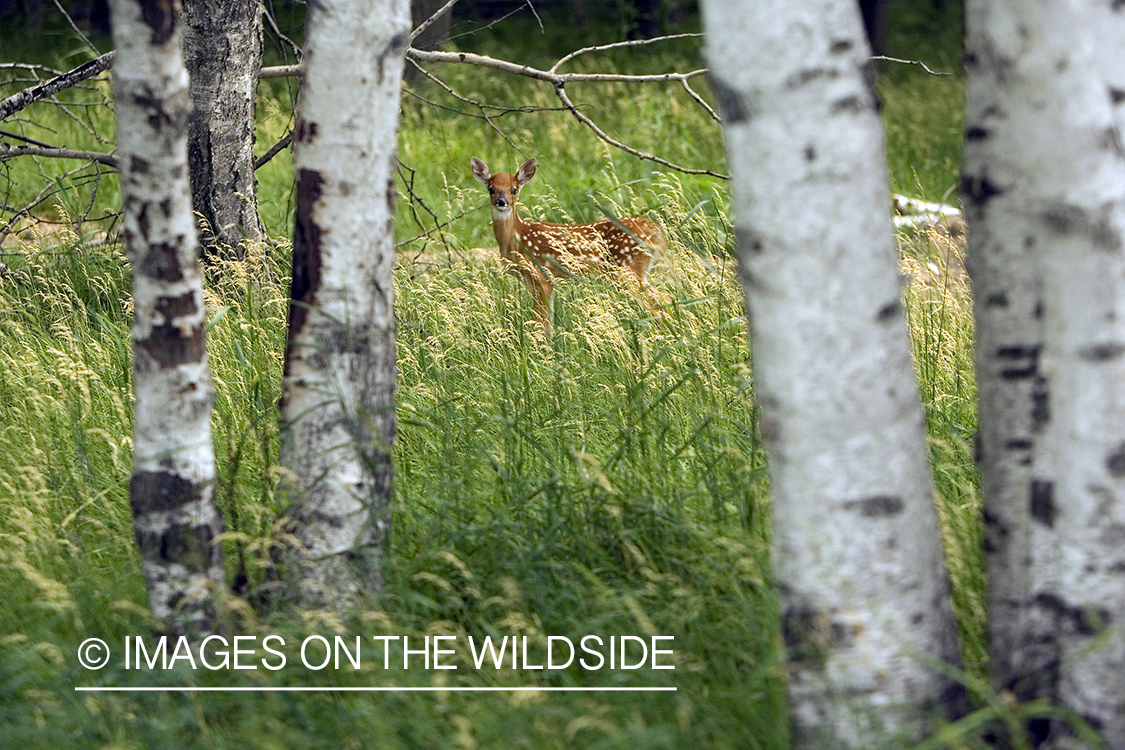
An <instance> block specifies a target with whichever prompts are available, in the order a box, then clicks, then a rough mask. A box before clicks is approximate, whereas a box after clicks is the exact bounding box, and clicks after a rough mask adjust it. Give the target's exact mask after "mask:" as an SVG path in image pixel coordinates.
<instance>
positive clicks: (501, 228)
mask: <svg viewBox="0 0 1125 750" xmlns="http://www.w3.org/2000/svg"><path fill="white" fill-rule="evenodd" d="M526 227H527V224H525V223H524V222H523V220H521V219H520V217H519V214H517V213H516V207H515V206H512V207H511V208H510V209H509V210H507V211H503V212H501V211H496V210H493V212H492V233H493V234H494V235H496V244H497V245H498V246H499V247H500V254H501V255H503V256H505V257H512V256H514V255H519V254H520V247H519V235H520V234H522V233H523V231H524V229H526Z"/></svg>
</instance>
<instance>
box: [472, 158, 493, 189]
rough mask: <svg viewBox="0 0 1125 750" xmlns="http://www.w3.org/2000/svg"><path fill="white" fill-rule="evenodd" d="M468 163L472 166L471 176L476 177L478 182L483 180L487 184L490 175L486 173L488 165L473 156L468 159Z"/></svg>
mask: <svg viewBox="0 0 1125 750" xmlns="http://www.w3.org/2000/svg"><path fill="white" fill-rule="evenodd" d="M469 164H471V165H472V167H473V177H476V178H477V180H478V181H479V182H483V183H484V184H485V185H487V184H488V180H489V178H490V177H492V175H491V174H489V173H488V165H487V164H485V163H484V162H483V161H481V160H480V159H478V158H477V157H475V156H474V157H473V158H472V160H470V161H469Z"/></svg>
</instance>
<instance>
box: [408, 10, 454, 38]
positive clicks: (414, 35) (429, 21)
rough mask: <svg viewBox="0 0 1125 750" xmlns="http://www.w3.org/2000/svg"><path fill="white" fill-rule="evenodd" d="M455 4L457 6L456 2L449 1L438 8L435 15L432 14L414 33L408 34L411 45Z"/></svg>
mask: <svg viewBox="0 0 1125 750" xmlns="http://www.w3.org/2000/svg"><path fill="white" fill-rule="evenodd" d="M456 4H457V0H449V2H447V3H446V4H445V5H443V6H441V7H440V8H438V10H437V12H436V13H434V14H433V15H432V16H430V17H429V18H427V19H426V20H425V21H423V22H422V23H420V24H418V28H416V29H414V31H412V32H410V41H411V43H413V42H414V40H415V39H417V38H418V37H419V36H421V35H422V32H424V31H425V30H426V29H428V28H430V27H431V26H433V25H434V22H435V21H437V20H438V18H440V17H441V16H442V15H443V14H445V13H446V12H447V11H448V10H449V9H450V8H452V7H453V6H454V5H456Z"/></svg>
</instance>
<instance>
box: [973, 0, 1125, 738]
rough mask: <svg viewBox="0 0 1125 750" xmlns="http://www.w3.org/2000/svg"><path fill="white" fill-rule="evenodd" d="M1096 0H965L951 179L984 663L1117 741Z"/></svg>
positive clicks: (1115, 406)
mask: <svg viewBox="0 0 1125 750" xmlns="http://www.w3.org/2000/svg"><path fill="white" fill-rule="evenodd" d="M1104 6H1105V4H1096V3H1093V2H1075V1H1072V0H1023V1H1021V2H1009V3H1005V4H998V3H988V2H984V1H983V0H975V1H974V2H970V3H967V4H966V8H967V14H966V22H967V28H968V32H969V37H968V48H967V51H966V71H967V84H968V117H967V119H966V127H967V131H966V151H965V171H966V176H967V177H966V181H967V182H968V183H970V184H974V183H975V184H982V183H983V182H984V176H985V175H987V178H988V182H989V184H991V185H992V186H993V189H992V191H991V194H988V195H985V194H980V193H974V192H972V191H969V192H968V193H967V197H968V198H969V199H970V203H969V205H968V209H969V219H970V222H972V226H973V231H972V233H971V234H970V242H971V243H972V245H971V247H970V252H969V259H970V263H971V265H970V271H971V273H972V274H973V283H974V288H975V290H976V295H977V305H976V315H977V336H978V342H979V344H978V346H979V352H978V379H979V381H980V389H979V390H980V398H981V417H980V418H981V430H982V437H983V440H982V446H983V454H982V458H983V461H982V468H983V471H984V478H985V512H986V520H987V521H988V522H989V525H990V532H991V533H990V535H989V542H990V544H989V549H988V555H989V560H988V562H989V571H988V572H989V586H990V593H989V596H990V613H989V619H990V631H991V636H992V641H993V643H992V649H993V668H994V677H995V679H996V680H997V682H998V683H999V684H1000V685H1002V686H1005V687H1009V688H1012V689H1014V690H1015V691H1016V692H1017V694H1019V695H1020V697H1022V698H1025V699H1031V698H1048V699H1051V700H1062V701H1064V702H1066V703H1068V704H1070V706H1071V707H1072V708H1074V710H1075V711H1076V712H1078V713H1079V714H1080V715H1081V716H1083V717H1084V718H1085V719H1086V720H1087V721H1088V722H1089V723H1090V724H1091V725H1092V726H1093V727H1095V728H1096V729H1098V730H1100V731H1101V732H1103V734H1104V736H1105V738H1106V741H1107V744H1108V747H1109V748H1112V749H1113V750H1121V749H1122V748H1125V630H1123V629H1122V624H1125V574H1123V572H1125V544H1123V542H1125V533H1122V532H1125V477H1122V475H1121V473H1120V472H1118V471H1117V470H1116V468H1117V467H1118V466H1119V465H1120V463H1119V460H1118V456H1120V455H1121V447H1122V446H1123V445H1125V390H1123V384H1125V252H1123V247H1125V155H1123V153H1122V148H1121V145H1120V133H1119V131H1118V129H1117V128H1118V125H1119V123H1120V112H1119V111H1116V112H1115V106H1116V105H1115V104H1114V102H1113V99H1112V96H1111V95H1110V89H1112V88H1113V85H1115V84H1113V83H1112V81H1113V80H1114V77H1118V79H1119V77H1120V76H1121V75H1122V72H1121V71H1122V70H1123V69H1125V45H1122V44H1121V43H1120V41H1121V40H1123V39H1125V36H1123V35H1122V29H1123V28H1125V15H1122V14H1121V13H1115V12H1113V11H1111V10H1109V9H1108V7H1104ZM1114 23H1116V24H1117V27H1116V29H1107V28H1106V27H1107V25H1110V24H1114ZM1111 31H1112V32H1114V33H1111ZM1110 39H1114V41H1107V40H1110ZM1034 729H1035V730H1036V731H1035V738H1036V739H1037V740H1042V739H1047V738H1049V737H1051V736H1055V737H1056V738H1057V736H1058V735H1060V734H1064V733H1066V732H1067V731H1068V730H1067V728H1066V727H1065V726H1064V725H1062V724H1058V725H1055V726H1044V725H1042V723H1040V725H1037V726H1035V727H1034Z"/></svg>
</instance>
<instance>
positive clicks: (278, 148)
mask: <svg viewBox="0 0 1125 750" xmlns="http://www.w3.org/2000/svg"><path fill="white" fill-rule="evenodd" d="M292 142H293V131H292V130H290V131H289V132H288V133H286V134H285V136H284V137H283V138H282V139H281V140H280V141H278V142H277V143H275V144H273V147H272V148H270V150H269V151H267V152H266V153H264V154H262V155H261V156H259V157H258V158H257V159H255V160H254V171H255V172H256V171H258V170H259V169H261V168H262V167H264V166H265V165H266V164H269V161H270V159H272V158H273V157H275V156H277V155H278V154H280V153H281V152H282V151H284V150H285V149H286V147H288V146H289V144H290V143H292Z"/></svg>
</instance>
